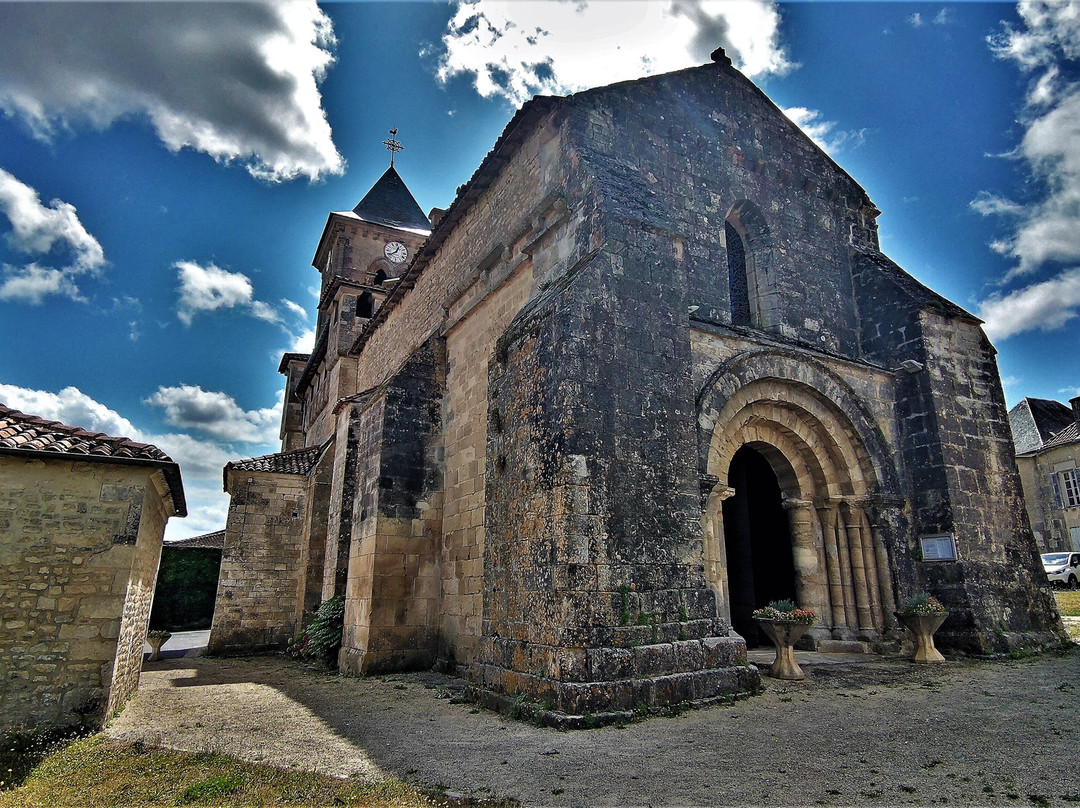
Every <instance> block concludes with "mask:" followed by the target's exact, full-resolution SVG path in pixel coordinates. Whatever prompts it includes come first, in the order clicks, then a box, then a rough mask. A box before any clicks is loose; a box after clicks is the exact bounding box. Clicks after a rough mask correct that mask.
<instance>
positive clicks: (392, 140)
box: [382, 127, 405, 168]
mask: <svg viewBox="0 0 1080 808" xmlns="http://www.w3.org/2000/svg"><path fill="white" fill-rule="evenodd" d="M382 144H383V145H384V146H386V148H387V149H389V150H390V168H393V167H394V155H395V154H397V153H398V152H399V151H402V150H403V149H404V148H405V147H404V146H402V145H401V141H399V140H398V139H397V128H396V127H395V128H394V129H391V130H390V137H388V138H387V139H386V140H384V141H383V142H382Z"/></svg>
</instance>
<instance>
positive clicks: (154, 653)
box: [146, 631, 172, 662]
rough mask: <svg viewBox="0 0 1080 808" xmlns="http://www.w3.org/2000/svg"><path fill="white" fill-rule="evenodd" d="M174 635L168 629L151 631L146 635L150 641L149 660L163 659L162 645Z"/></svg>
mask: <svg viewBox="0 0 1080 808" xmlns="http://www.w3.org/2000/svg"><path fill="white" fill-rule="evenodd" d="M171 637H172V634H170V633H169V632H167V631H151V632H150V633H148V634H147V635H146V641H147V642H148V643H150V658H149V659H148V660H147V662H157V661H158V660H160V659H161V646H163V645H164V644H165V643H167V642H168V641H169V639H170V638H171Z"/></svg>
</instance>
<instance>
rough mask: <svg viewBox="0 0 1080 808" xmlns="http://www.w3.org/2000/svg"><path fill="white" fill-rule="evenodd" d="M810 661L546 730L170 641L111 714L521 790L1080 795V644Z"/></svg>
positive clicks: (197, 737)
mask: <svg viewBox="0 0 1080 808" xmlns="http://www.w3.org/2000/svg"><path fill="white" fill-rule="evenodd" d="M804 668H805V669H806V671H807V673H808V678H807V680H806V681H805V682H800V683H780V682H776V681H774V680H769V679H766V682H767V690H766V692H765V693H764V694H762V695H760V696H758V697H755V698H752V699H749V700H746V701H742V702H739V703H737V704H736V705H734V706H729V707H722V706H721V707H713V708H709V709H704V710H692V711H689V712H686V713H683V714H682V715H679V716H677V717H674V718H654V719H651V720H649V721H644V722H640V723H637V724H632V725H629V726H627V727H625V728H621V729H620V728H616V727H608V728H603V729H597V730H591V731H580V732H558V731H555V730H550V729H545V728H537V727H533V726H530V725H528V724H524V723H521V722H515V721H510V720H507V719H504V718H501V717H499V716H496V715H494V714H491V713H488V712H479V711H477V710H476V708H474V707H473V706H471V705H469V704H463V703H455V699H453V698H452V696H453V695H455V694H456V693H458V692H459V691H460V689H461V687H462V683H461V682H460V680H456V679H452V678H449V677H444V676H440V675H437V674H408V675H394V676H386V677H378V678H367V679H346V678H339V677H337V676H333V675H327V674H322V673H317V672H314V671H311V670H308V669H306V668H304V667H302V666H300V665H298V664H296V663H295V662H292V661H290V660H288V659H285V658H280V657H258V658H249V659H228V660H219V659H203V658H198V659H172V660H165V661H163V662H160V663H155V664H153V665H150V664H148V665H146V667H145V669H144V671H143V676H142V683H141V685H140V690H139V694H138V696H137V697H136V699H135V700H134V701H133V702H131V703H130V704H129V705H128V707H127V708H126V709H125V710H124V712H123V713H122V714H121V715H120V716H119V718H117V719H116V720H115V721H114V722H113V723H112V726H111V727H110V729H109V730H108V733H109V735H111V736H112V737H114V738H117V739H122V740H136V739H139V740H142V741H144V742H146V743H149V744H153V745H162V746H168V747H173V748H178V749H187V750H205V749H209V750H214V751H223V752H228V753H230V754H233V755H237V756H239V757H242V758H245V759H248V760H255V761H261V762H266V763H271V764H274V765H277V766H282V767H289V766H297V767H302V768H305V769H317V770H318V771H322V772H327V773H330V774H335V775H341V776H361V777H370V778H378V777H383V776H387V775H394V776H398V777H403V778H405V779H408V780H412V781H415V782H421V783H425V784H429V785H438V786H441V787H444V788H448V789H450V790H452V791H458V792H466V793H473V794H480V795H488V796H500V797H512V798H515V799H518V800H520V801H521V802H523V803H525V804H526V805H559V806H572V805H612V806H614V805H746V804H770V803H775V804H780V805H851V804H864V805H908V804H911V805H926V804H929V803H939V804H940V803H944V802H948V803H951V804H957V803H960V804H965V805H1040V806H1041V805H1047V804H1060V805H1074V804H1076V803H1077V802H1080V778H1078V777H1077V776H1076V768H1077V763H1078V761H1080V753H1078V751H1077V749H1078V746H1080V653H1074V654H1072V655H1070V656H1067V657H1052V656H1048V657H1045V658H1041V659H1037V660H1027V661H1003V662H993V663H987V662H982V663H960V662H950V663H948V664H946V665H940V666H933V667H921V666H913V665H910V664H908V663H906V662H900V661H886V660H876V661H872V662H868V663H862V664H831V665H807V666H804Z"/></svg>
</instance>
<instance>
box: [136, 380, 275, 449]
mask: <svg viewBox="0 0 1080 808" xmlns="http://www.w3.org/2000/svg"><path fill="white" fill-rule="evenodd" d="M146 403H147V404H153V405H154V406H157V407H163V408H164V409H165V420H166V421H168V422H169V423H170V424H172V425H173V426H178V427H182V428H191V429H197V430H199V431H200V432H202V433H204V434H206V435H210V436H212V437H215V438H221V439H222V440H228V441H242V442H244V443H272V442H273V441H274V440H275V439H276V438H277V432H278V424H279V422H280V420H281V408H280V406H274V407H267V408H265V409H261V410H244V409H243V408H241V407H240V405H238V404H237V403H236V401H235V399H233V397H232V396H230V395H228V394H227V393H219V392H212V391H209V390H203V389H202V388H201V387H199V386H197V385H188V384H185V385H182V386H180V387H159V388H158V390H157V392H156V393H154V395H152V396H150V398H148V399H146Z"/></svg>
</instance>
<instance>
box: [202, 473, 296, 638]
mask: <svg viewBox="0 0 1080 808" xmlns="http://www.w3.org/2000/svg"><path fill="white" fill-rule="evenodd" d="M307 482H308V478H307V477H306V476H304V475H300V474H268V473H263V472H252V471H241V470H232V469H230V470H229V472H228V481H227V483H228V484H227V487H226V490H227V491H228V493H229V494H230V496H231V500H230V503H229V516H228V520H227V521H226V524H225V547H224V549H223V551H222V556H221V575H220V577H219V578H218V594H217V601H216V606H215V608H214V621H213V625H212V626H211V629H210V640H209V643H208V646H207V650H208V651H209V652H210V653H216V654H227V653H240V652H243V653H247V652H251V651H255V650H259V649H272V648H273V649H280V648H284V647H285V645H286V644H287V643H288V641H289V640H290V639H291V638H292V636H293V634H294V633H295V632H296V630H297V627H298V624H299V622H300V620H301V617H302V613H301V612H300V610H299V608H298V597H297V593H298V592H299V591H300V586H301V576H302V575H303V574H304V572H305V568H304V567H302V566H301V564H300V556H301V552H300V545H301V541H302V539H303V536H304V515H305V510H306V496H307ZM301 603H302V601H301Z"/></svg>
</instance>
